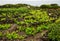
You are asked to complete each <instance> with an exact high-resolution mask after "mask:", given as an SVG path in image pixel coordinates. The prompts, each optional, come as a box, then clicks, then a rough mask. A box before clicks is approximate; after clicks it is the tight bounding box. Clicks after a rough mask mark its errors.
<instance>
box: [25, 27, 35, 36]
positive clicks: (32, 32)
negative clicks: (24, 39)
mask: <svg viewBox="0 0 60 41" xmlns="http://www.w3.org/2000/svg"><path fill="white" fill-rule="evenodd" d="M25 33H26V34H27V35H34V34H35V33H36V31H35V28H33V27H27V28H26V29H25Z"/></svg>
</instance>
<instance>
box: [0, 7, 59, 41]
mask: <svg viewBox="0 0 60 41" xmlns="http://www.w3.org/2000/svg"><path fill="white" fill-rule="evenodd" d="M36 8H38V7H30V8H28V7H27V6H23V7H16V8H2V7H1V8H0V41H56V40H59V36H58V35H59V33H60V32H59V31H60V30H59V29H60V28H59V27H60V9H59V8H58V9H42V8H38V9H36ZM57 31H58V33H57ZM55 34H56V36H57V37H55V36H54V35H55Z"/></svg>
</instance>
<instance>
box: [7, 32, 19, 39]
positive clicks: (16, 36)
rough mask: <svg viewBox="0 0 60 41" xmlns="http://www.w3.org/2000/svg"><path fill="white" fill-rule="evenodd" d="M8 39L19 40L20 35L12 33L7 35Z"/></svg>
mask: <svg viewBox="0 0 60 41" xmlns="http://www.w3.org/2000/svg"><path fill="white" fill-rule="evenodd" d="M6 37H7V38H8V39H17V38H19V35H18V34H17V33H16V32H12V33H6Z"/></svg>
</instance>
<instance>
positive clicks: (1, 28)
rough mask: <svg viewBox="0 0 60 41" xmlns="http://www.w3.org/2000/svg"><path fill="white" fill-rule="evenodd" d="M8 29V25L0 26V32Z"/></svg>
mask: <svg viewBox="0 0 60 41" xmlns="http://www.w3.org/2000/svg"><path fill="white" fill-rule="evenodd" d="M8 28H10V24H0V30H5V29H8Z"/></svg>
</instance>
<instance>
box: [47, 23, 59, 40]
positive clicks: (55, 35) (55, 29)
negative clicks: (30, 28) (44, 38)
mask: <svg viewBox="0 0 60 41" xmlns="http://www.w3.org/2000/svg"><path fill="white" fill-rule="evenodd" d="M48 37H49V39H51V41H60V24H55V23H54V24H51V26H50V29H49V33H48Z"/></svg>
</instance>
